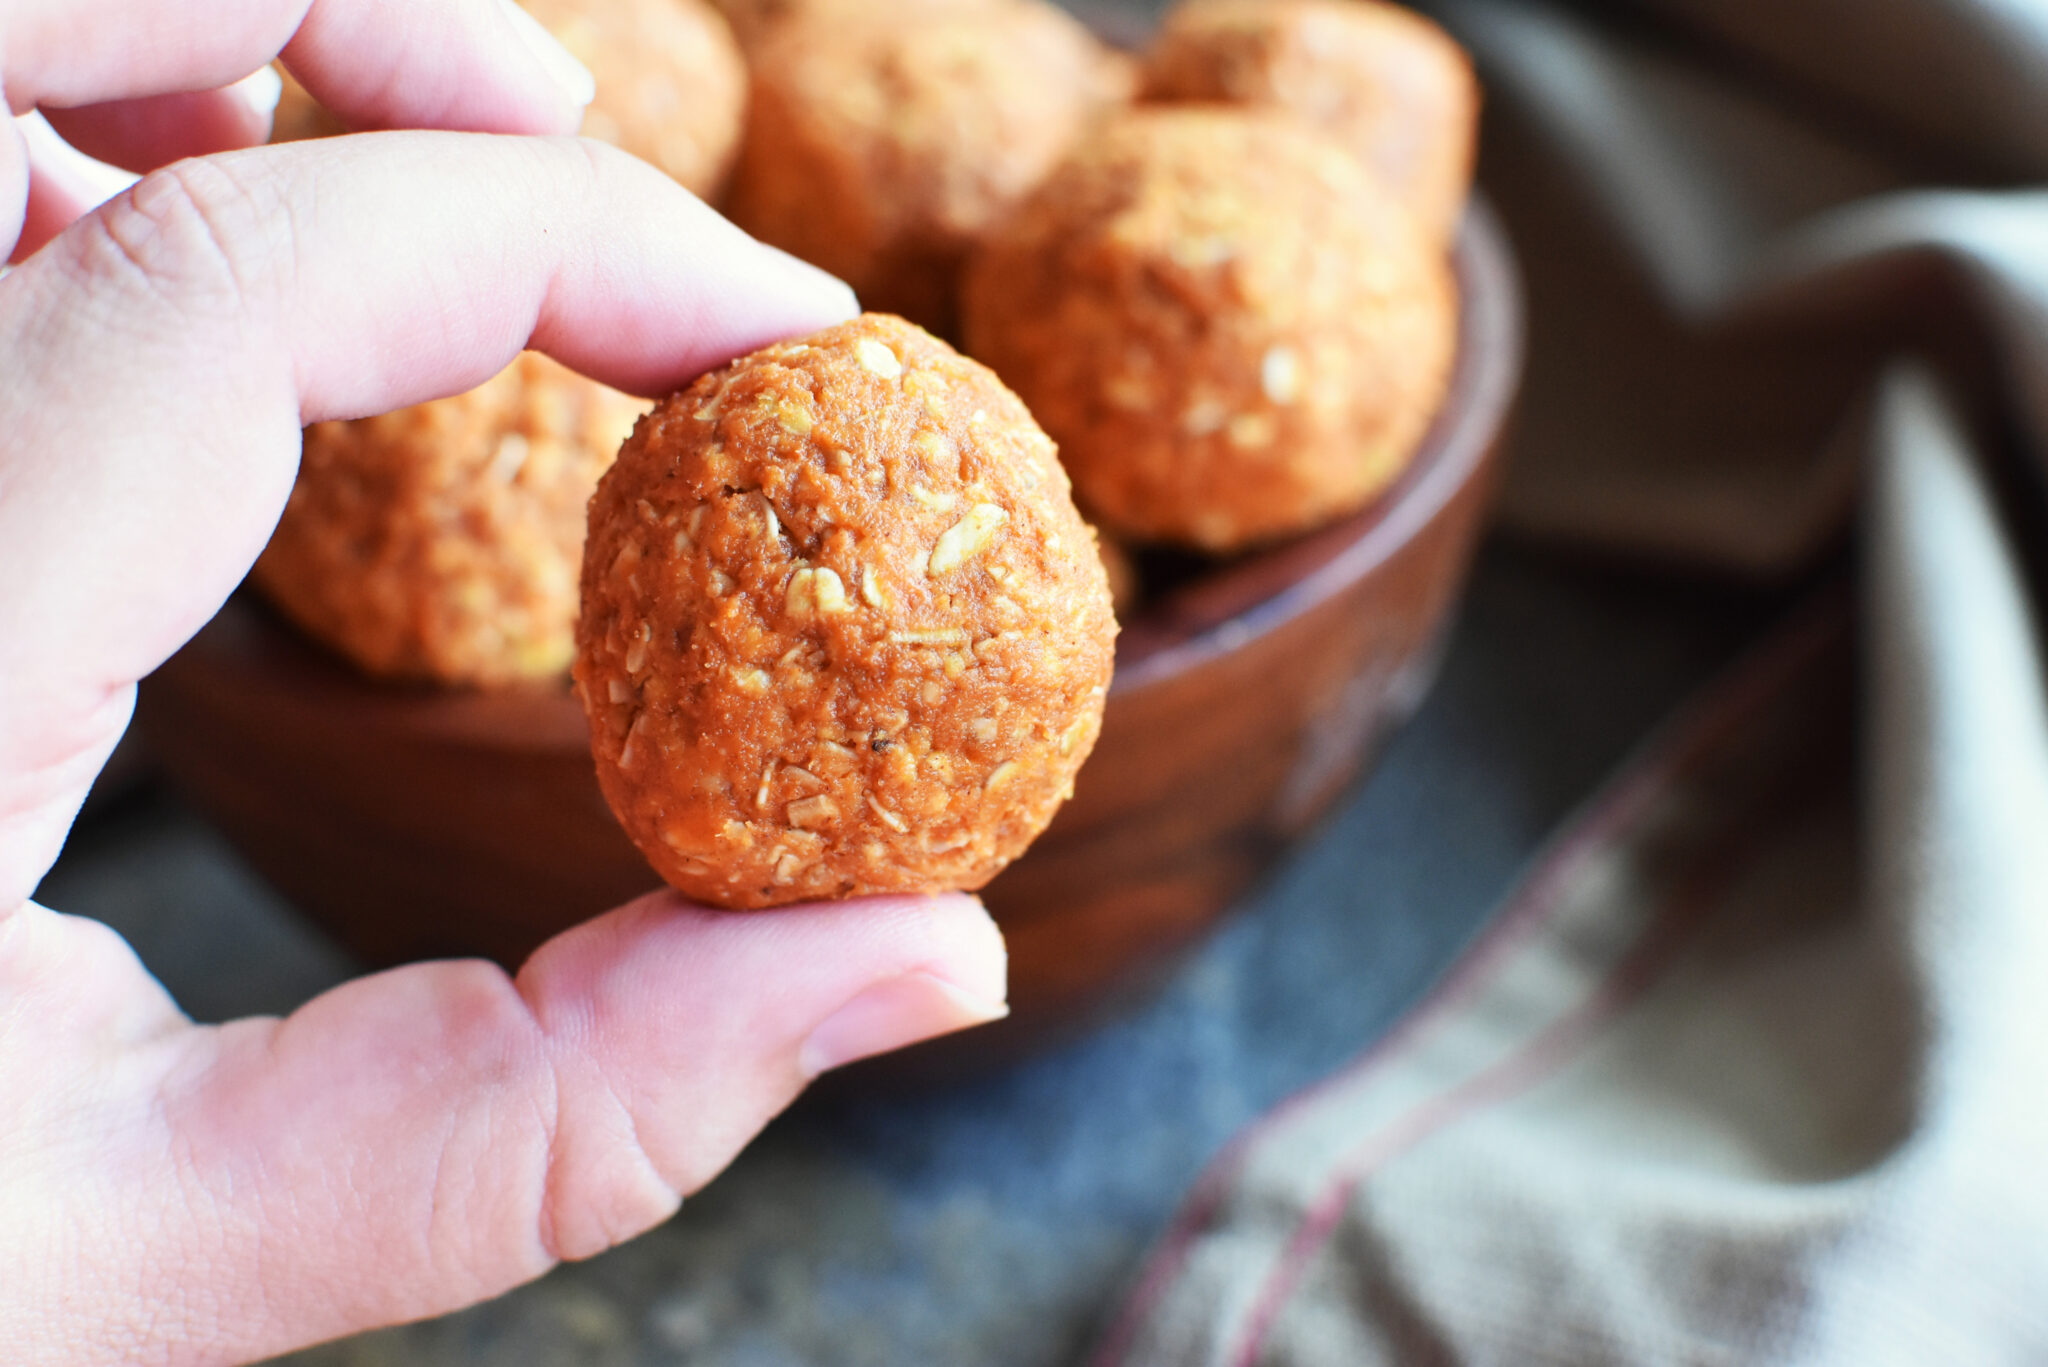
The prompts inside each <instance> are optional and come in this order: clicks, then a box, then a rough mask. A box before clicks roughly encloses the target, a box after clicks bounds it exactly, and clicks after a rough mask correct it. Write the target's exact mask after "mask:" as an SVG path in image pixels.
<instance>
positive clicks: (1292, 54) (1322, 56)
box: [1142, 0, 1480, 243]
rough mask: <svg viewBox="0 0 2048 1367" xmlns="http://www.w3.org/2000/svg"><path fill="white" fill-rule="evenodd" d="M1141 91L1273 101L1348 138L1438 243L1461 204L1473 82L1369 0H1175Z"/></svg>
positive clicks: (1466, 66) (1404, 17)
mask: <svg viewBox="0 0 2048 1367" xmlns="http://www.w3.org/2000/svg"><path fill="white" fill-rule="evenodd" d="M1142 98H1144V99H1146V100H1153V101H1169V102H1171V101H1219V102H1224V103H1230V104H1238V105H1245V106H1251V107H1255V108H1270V109H1276V110H1281V111H1284V112H1287V113H1290V114H1293V115H1295V116H1297V117H1300V118H1302V119H1303V120H1304V121H1306V122H1308V123H1310V124H1312V125H1314V126H1316V127H1318V128H1321V129H1322V130H1323V131H1325V132H1327V133H1329V134H1330V135H1331V136H1332V137H1334V138H1335V139H1337V140H1338V141H1339V142H1341V143H1342V144H1343V145H1344V146H1345V147H1347V148H1349V149H1350V150H1351V151H1352V153H1353V154H1354V155H1356V156H1357V157H1358V158H1359V159H1360V161H1361V162H1363V163H1364V165H1365V166H1366V168H1367V169H1368V170H1369V171H1371V172H1372V173H1373V175H1374V176H1376V177H1377V178H1379V179H1380V180H1381V181H1382V182H1383V183H1384V184H1385V185H1386V186H1387V187H1388V188H1389V189H1390V190H1391V191H1392V192H1393V193H1394V194H1395V195H1396V196H1397V197H1398V198H1399V199H1400V200H1401V201H1402V202H1403V203H1405V204H1407V205H1408V207H1409V208H1410V210H1411V211H1412V212H1413V213H1414V214H1415V216H1416V218H1417V220H1418V221H1419V222H1420V223H1421V224H1422V226H1423V228H1424V230H1425V231H1426V232H1428V233H1429V234H1430V235H1431V237H1433V238H1434V239H1435V240H1436V241H1438V242H1440V243H1441V242H1448V241H1449V240H1450V238H1451V236H1452V234H1453V233H1454V232H1455V231H1456V229H1457V226H1458V217H1459V215H1460V214H1461V213H1463V211H1464V207H1465V196H1466V193H1467V191H1468V189H1469V187H1470V184H1471V179H1472V159H1473V152H1474V145H1475V142H1476V140H1477V136H1478V129H1479V103H1480V96H1479V83H1478V81H1477V79H1476V78H1475V77H1474V76H1473V74H1472V65H1471V62H1470V61H1469V60H1468V59H1467V58H1466V56H1465V53H1464V50H1463V49H1461V48H1460V47H1459V46H1458V45H1457V43H1455V42H1454V41H1452V39H1451V38H1450V37H1449V36H1448V35H1447V34H1445V33H1444V32H1443V30H1441V29H1439V28H1438V27H1437V26H1436V25H1435V24H1433V23H1431V22H1430V21H1429V20H1427V19H1425V18H1423V17H1422V16H1421V15H1419V14H1416V13H1415V12H1414V11H1412V10H1409V9H1405V8H1403V7H1401V6H1399V5H1391V4H1381V3H1378V0H1183V3H1182V4H1180V5H1178V6H1177V7H1175V8H1174V9H1173V10H1171V11H1170V12H1169V13H1168V14H1167V17H1166V21H1165V23H1164V24H1163V25H1161V27H1160V30H1159V33H1158V36H1157V38H1156V39H1155V40H1154V42H1153V44H1152V47H1151V49H1150V50H1149V52H1148V53H1147V54H1146V58H1145V62H1144V74H1143V77H1142Z"/></svg>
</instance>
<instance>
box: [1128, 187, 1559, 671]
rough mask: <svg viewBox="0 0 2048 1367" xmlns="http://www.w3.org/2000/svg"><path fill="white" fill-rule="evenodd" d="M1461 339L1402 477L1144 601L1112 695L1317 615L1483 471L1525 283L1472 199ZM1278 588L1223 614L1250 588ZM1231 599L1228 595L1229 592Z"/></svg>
mask: <svg viewBox="0 0 2048 1367" xmlns="http://www.w3.org/2000/svg"><path fill="white" fill-rule="evenodd" d="M1452 262H1453V268H1454V269H1455V271H1456V274H1457V280H1458V342H1457V347H1458V349H1457V353H1456V356H1455V358H1454V360H1453V361H1452V367H1451V380H1450V384H1449V385H1448V386H1447V388H1446V390H1445V394H1444V401H1443V405H1442V406H1441V407H1440V408H1439V409H1438V411H1437V415H1436V419H1435V421H1434V422H1432V423H1431V425H1430V429H1429V431H1428V433H1427V434H1426V435H1425V436H1424V437H1423V440H1422V444H1421V446H1420V447H1419V448H1418V449H1417V452H1416V456H1415V459H1414V460H1413V461H1412V462H1411V463H1410V465H1409V468H1408V470H1407V472H1406V473H1405V474H1403V475H1402V477H1401V478H1400V480H1399V481H1397V482H1396V483H1395V485H1394V486H1393V488H1392V489H1390V490H1389V491H1388V492H1387V493H1386V494H1385V495H1384V496H1383V497H1381V498H1380V499H1379V500H1377V501H1376V502H1375V503H1373V505H1372V506H1371V507H1369V508H1366V509H1365V510H1363V511H1361V512H1358V513H1355V514H1353V515H1352V516H1350V517H1348V518H1345V519H1344V520H1343V521H1340V522H1337V523H1335V524H1333V525H1331V526H1329V527H1326V528H1324V529H1322V530H1321V531H1318V532H1313V533H1311V534H1309V535H1308V536H1306V537H1304V538H1302V539H1300V540H1298V541H1292V542H1288V543H1286V544H1285V545H1281V546H1277V547H1275V548H1273V549H1272V550H1269V551H1263V552H1258V553H1255V554H1253V555H1252V556H1250V557H1248V558H1246V559H1245V560H1243V561H1240V562H1238V563H1237V564H1235V565H1231V566H1228V567H1226V568H1224V569H1222V570H1219V571H1217V572H1215V573H1212V574H1208V575H1204V576H1202V577H1201V578H1200V579H1197V580H1195V581H1194V582H1192V583H1189V584H1187V585H1184V586H1182V587H1180V588H1178V589H1176V590H1173V591H1171V592H1169V593H1167V594H1164V595H1162V596H1161V597H1160V598H1159V599H1157V600H1155V601H1154V602H1151V603H1148V604H1146V606H1145V609H1144V611H1143V612H1142V613H1140V614H1139V615H1138V616H1136V617H1135V618H1133V619H1132V621H1131V622H1130V623H1129V624H1127V626H1126V630H1125V633H1124V637H1123V639H1122V640H1120V641H1119V642H1118V648H1117V661H1116V675H1115V677H1114V678H1113V679H1112V680H1111V682H1110V689H1109V691H1110V696H1112V697H1117V696H1121V695H1126V694H1130V693H1135V692H1138V691H1140V690H1142V689H1147V688H1155V687H1158V686H1160V685H1161V684H1163V683H1165V682H1167V681H1168V680H1171V679H1174V678H1177V677H1179V676H1181V675H1184V674H1186V673H1188V672H1189V671H1191V670H1195V669H1199V668H1201V667H1202V666H1203V665H1205V664H1208V663H1210V662H1211V661H1214V660H1216V659H1217V658H1219V657H1221V656H1224V655H1228V654H1230V653H1231V652H1233V651H1236V650H1239V649H1241V648H1243V647H1244V646H1245V645H1246V644H1248V643H1249V642H1251V641H1254V640H1256V639H1258V638H1259V637H1261V636H1264V635H1267V634H1268V633H1270V632H1273V631H1276V630H1278V629H1279V628H1281V627H1283V626H1285V625H1286V624H1287V623H1288V622H1291V621H1293V620H1294V619H1296V618H1298V617H1300V616H1302V615H1303V614H1305V613H1308V612H1312V611H1314V610H1315V609H1316V608H1317V607H1319V606H1321V605H1322V604H1324V603H1326V602H1328V601H1329V600H1330V599H1331V598H1333V597H1335V596H1337V595H1338V594H1340V593H1343V592H1344V591H1345V590H1346V589H1348V588H1349V587H1351V586H1352V585H1353V584H1356V583H1357V582H1358V581H1359V580H1361V579H1363V578H1365V577H1366V576H1367V575H1369V574H1371V573H1372V572H1373V571H1374V570H1375V569H1377V568H1379V566H1380V565H1382V564H1384V563H1385V562H1386V561H1387V560H1388V559H1390V558H1391V557H1392V556H1393V555H1394V554H1395V553H1396V552H1397V551H1399V550H1400V549H1401V547H1402V546H1404V545H1406V544H1407V543H1408V542H1409V541H1411V540H1412V539H1414V538H1415V537H1416V536H1417V535H1418V534H1420V533H1421V531H1422V529H1423V528H1424V527H1426V526H1428V525H1429V523H1430V522H1431V521H1432V520H1433V519H1434V518H1436V517H1437V516H1438V515H1439V514H1441V513H1442V512H1443V510H1444V508H1445V506H1446V505H1448V504H1449V503H1450V501H1451V499H1452V498H1453V497H1454V496H1455V495H1456V494H1457V492H1458V490H1459V489H1460V488H1462V487H1463V486H1464V485H1465V484H1466V483H1467V482H1468V481H1470V480H1472V479H1473V478H1475V477H1476V476H1477V475H1478V473H1479V471H1480V470H1481V469H1482V468H1483V467H1484V465H1485V463H1486V455H1487V452H1488V450H1489V449H1490V448H1491V447H1492V445H1493V443H1494V442H1495V441H1496V439H1498V437H1499V436H1500V433H1501V429H1502V427H1503V426H1504V425H1505V424H1506V422H1507V415H1508V411H1509V408H1510V407H1511V406H1512V404H1513V402H1514V397H1515V391H1516V389H1517V387H1518V386H1519V384H1520V381H1521V372H1522V358H1523V347H1524V344H1525V342H1524V330H1523V329H1524V322H1523V313H1522V298H1521V278H1520V273H1519V272H1518V270H1517V269H1516V265H1515V260H1514V253H1513V250H1512V248H1510V247H1509V245H1508V240H1507V234H1506V233H1505V231H1503V230H1502V228H1501V225H1500V220H1499V219H1498V218H1497V217H1496V216H1495V214H1494V212H1493V209H1492V207H1491V206H1490V205H1489V204H1487V203H1486V201H1485V199H1484V197H1483V196H1481V195H1480V194H1479V193H1478V192H1477V191H1474V193H1473V195H1472V198H1471V200H1470V202H1469V203H1468V204H1467V206H1466V209H1465V216H1464V219H1463V221H1462V223H1461V224H1460V225H1459V231H1458V238H1457V242H1456V244H1455V245H1454V248H1453V251H1452ZM1269 578H1277V579H1280V580H1281V581H1282V586H1281V587H1280V588H1279V589H1277V590H1276V591H1274V592H1272V593H1269V594H1266V595H1264V596H1261V597H1258V598H1256V599H1254V600H1253V601H1251V602H1249V603H1244V602H1233V603H1232V604H1231V610H1230V611H1228V612H1227V613H1219V612H1218V611H1216V610H1215V607H1214V604H1215V603H1216V601H1217V600H1219V599H1220V600H1225V601H1229V600H1231V599H1233V598H1236V597H1238V596H1240V595H1241V593H1242V591H1243V588H1244V586H1245V585H1246V583H1247V581H1253V582H1256V581H1258V580H1264V579H1269ZM1233 588H1236V589H1238V590H1239V593H1238V594H1233V593H1232V589H1233Z"/></svg>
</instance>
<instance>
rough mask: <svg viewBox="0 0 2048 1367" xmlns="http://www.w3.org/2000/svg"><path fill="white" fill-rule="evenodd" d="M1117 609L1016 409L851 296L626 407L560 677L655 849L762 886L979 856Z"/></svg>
mask: <svg viewBox="0 0 2048 1367" xmlns="http://www.w3.org/2000/svg"><path fill="white" fill-rule="evenodd" d="M1115 634H1116V625H1115V621H1114V618H1113V617H1112V615H1111V611H1110V601H1109V591H1108V587H1107V585H1106V583H1105V581H1104V578H1103V571H1102V565H1101V562H1100V560H1099V559H1098V558H1097V553H1096V545H1095V538H1094V536H1093V535H1092V533H1091V532H1090V530H1089V528H1088V526H1087V524H1085V523H1084V522H1082V521H1081V519H1080V516H1079V514H1078V513H1076V512H1075V510H1074V506H1073V503H1072V500H1071V498H1070V496H1069V492H1068V485H1067V480H1066V476H1065V475H1064V474H1063V473H1062V472H1061V469H1060V466H1059V463H1058V461H1057V459H1056V458H1055V455H1054V451H1053V447H1052V443H1051V442H1050V441H1048V440H1047V439H1046V437H1045V435H1044V433H1043V432H1041V431H1040V430H1039V428H1038V426H1037V424H1035V423H1034V422H1033V421H1032V420H1031V417H1030V414H1028V413H1027V412H1026V411H1025V410H1024V407H1023V405H1022V404H1020V403H1019V402H1018V401H1017V399H1016V397H1015V396H1014V395H1012V394H1011V393H1010V392H1009V391H1008V390H1006V389H1004V388H1003V386H1002V385H1001V384H1000V383H999V382H998V381H997V380H996V379H995V377H994V376H993V375H991V374H990V373H989V372H988V370H987V369H985V368H984V367H982V366H980V365H977V364H976V363H974V362H972V361H969V360H966V359H965V358H963V357H961V356H959V355H957V354H956V353H955V352H954V351H953V350H952V349H951V348H949V347H947V346H946V345H945V344H944V343H941V342H939V341H937V340H936V339H934V338H932V337H930V336H929V335H928V334H926V333H924V332H922V331H920V330H918V329H917V328H914V327H912V326H910V325H909V324H907V323H904V322H903V321H901V320H899V319H895V318H888V317H880V316H875V315H869V316H866V317H863V318H860V319H857V320H855V321H854V322H851V323H847V324H843V325H841V326H839V327H836V328H832V329H828V330H827V331H825V332H822V333H818V334H816V335H815V336H812V337H810V338H807V339H805V340H803V341H801V342H795V343H786V344H783V345H780V346H775V347H770V348H768V349H766V350H764V351H761V352H758V353H755V354H754V355H752V356H749V357H745V358H743V359H741V360H739V361H737V362H735V363H733V364H732V365H730V366H728V367H726V368H724V369H723V370H719V371H715V372H713V373H712V374H709V375H706V376H704V377H703V378H702V379H700V380H698V381H697V382H696V383H695V384H694V385H692V386H691V387H690V388H689V389H687V390H685V391H683V392H682V393H680V394H678V395H676V396H674V397H673V398H671V399H669V400H668V401H666V402H665V403H663V404H662V405H661V406H659V407H658V408H657V409H656V410H655V411H654V412H653V413H652V414H650V415H649V416H648V417H646V418H645V419H643V420H642V421H641V423H640V425H639V427H638V428H637V429H636V430H635V432H634V434H633V436H632V439H631V440H629V441H628V442H627V443H626V445H625V447H624V449H623V450H621V452H620V453H619V459H618V463H617V464H616V465H615V466H614V467H613V469H612V470H611V471H610V473H608V474H607V475H606V477H605V479H604V481H603V483H602V485H601V486H600V488H599V490H598V493H597V496H596V498H595V499H594V500H593V501H592V503H591V514H590V541H589V544H588V546H587V547H586V549H585V554H584V562H583V617H582V620H581V623H580V625H579V627H578V634H577V639H578V646H579V652H578V657H577V662H576V679H577V684H578V687H579V689H580V690H581V692H582V694H583V700H584V705H585V707H586V708H587V709H588V711H589V714H590V719H591V738H592V748H593V750H594V752H595V754H596V758H597V767H598V777H599V780H600V781H601V783H602V785H603V787H604V791H605V795H606V797H607V798H608V799H609V800H610V802H611V805H612V809H613V810H614V811H615V812H616V813H617V814H618V816H619V819H620V821H621V823H622V824H623V825H624V827H625V828H626V831H627V833H628V834H629V835H631V836H632V837H633V839H634V841H635V842H636V843H637V844H638V845H639V846H640V848H641V849H642V851H644V852H645V853H646V854H647V856H648V858H649V860H650V862H652V863H653V865H654V866H655V868H656V869H657V870H658V871H659V872H660V873H661V875H662V876H663V877H664V878H666V879H667V880H668V881H669V882H670V883H672V884H673V885H675V886H676V887H677V888H679V889H681V890H682V891H683V892H685V893H686V894H688V895H690V896H692V897H695V898H698V899H700V900H703V901H706V902H711V903H714V904H716V905H721V906H731V907H758V906H768V905H772V904H775V903H780V902H787V901H792V900H796V899H799V898H816V897H840V896H852V895H857V894H864V893H875V892H889V891H907V890H928V889H939V888H975V887H979V886H981V885H982V884H983V883H985V882H986V881H987V880H988V879H989V878H990V877H992V876H994V874H995V873H996V871H997V870H999V869H1000V868H1002V867H1003V865H1005V864H1006V863H1008V862H1009V861H1010V860H1011V859H1013V858H1015V857H1016V856H1017V855H1018V854H1019V853H1021V852H1022V851H1023V849H1024V847H1025V846H1026V845H1027V844H1029V843H1030V841H1031V840H1032V839H1033V838H1034V837H1035V836H1036V835H1037V834H1038V832H1039V831H1040V830H1042V829H1043V828H1044V826H1045V824H1046V822H1048V821H1049V820H1050V819H1051V818H1052V814H1053V812H1054V811H1055V809H1056V808H1057V807H1058V806H1059V804H1060V803H1061V802H1062V801H1063V800H1064V799H1065V797H1066V795H1067V794H1068V793H1069V792H1070V791H1071V790H1072V782H1073V777H1074V773H1075V771H1076V770H1077V769H1078V768H1079V767H1080V765H1081V762H1082V760H1083V759H1085V758H1086V757H1087V754H1088V752H1089V750H1090V749H1091V748H1092V747H1093V746H1094V744H1095V737H1096V733H1097V731H1098V729H1099V727H1100V725H1101V718H1102V705H1103V701H1104V698H1105V695H1106V692H1107V688H1108V684H1109V677H1110V666H1111V662H1112V656H1113V651H1114V640H1115Z"/></svg>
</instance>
